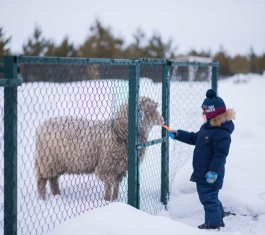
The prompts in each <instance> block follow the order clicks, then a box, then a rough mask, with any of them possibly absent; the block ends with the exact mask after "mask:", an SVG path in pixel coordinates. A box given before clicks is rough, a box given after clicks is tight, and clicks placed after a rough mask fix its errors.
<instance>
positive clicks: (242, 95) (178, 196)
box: [48, 74, 265, 235]
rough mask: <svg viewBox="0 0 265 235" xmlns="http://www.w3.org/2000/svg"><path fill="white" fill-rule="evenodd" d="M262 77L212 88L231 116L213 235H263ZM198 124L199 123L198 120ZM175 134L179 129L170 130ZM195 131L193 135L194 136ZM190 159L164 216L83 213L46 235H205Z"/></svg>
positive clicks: (114, 207) (114, 209)
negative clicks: (219, 218) (221, 212)
mask: <svg viewBox="0 0 265 235" xmlns="http://www.w3.org/2000/svg"><path fill="white" fill-rule="evenodd" d="M264 89H265V74H263V75H255V74H248V75H235V76H233V77H231V78H228V79H226V80H221V81H219V83H218V93H219V96H220V97H222V98H223V99H224V101H225V102H226V105H227V107H229V108H233V109H234V110H235V112H236V119H235V120H234V123H235V131H234V133H233V134H232V144H231V148H230V153H229V156H228V158H227V164H226V176H225V182H224V187H223V189H222V190H221V191H220V194H219V198H220V200H221V201H222V203H223V206H224V208H225V211H230V212H232V213H234V214H236V215H229V216H227V217H226V218H225V219H224V222H225V225H226V226H225V228H221V230H220V231H219V232H218V234H226V235H232V234H233V235H241V234H257V235H264V234H265V181H264V178H265V171H264V165H265V154H264V153H265V139H264V132H265V105H264V103H265V92H264ZM198 118H200V117H198ZM171 128H175V129H177V128H181V126H171ZM194 131H196V130H194ZM191 173H192V167H191V158H190V159H189V160H188V161H187V162H186V164H185V165H184V166H183V167H182V169H181V170H180V171H179V172H178V173H177V175H176V177H175V179H174V182H173V185H172V187H171V194H170V200H169V203H168V207H167V210H162V211H161V212H160V213H158V214H157V215H149V214H147V213H145V212H142V211H140V210H137V209H135V208H133V207H131V206H129V205H127V204H126V203H121V202H114V203H112V204H110V205H108V206H105V207H101V208H98V209H94V210H91V211H89V212H85V213H83V214H82V215H80V216H78V217H76V218H73V219H70V220H67V222H62V223H61V224H58V225H56V227H55V229H54V230H53V231H51V232H49V233H48V234H49V235H60V234H64V235H68V234H69V235H70V234H83V235H86V234H97V235H105V234H115V235H118V234H128V235H130V234H138V235H142V234H143V235H146V234H152V235H155V234H172V235H173V234H181V235H184V234H193V235H200V234H209V233H216V231H215V230H214V231H205V230H199V229H198V228H197V226H198V225H199V224H202V223H203V222H204V219H203V217H204V211H203V207H202V205H201V204H200V202H199V199H198V196H197V192H196V188H195V183H193V182H190V181H189V177H190V174H191Z"/></svg>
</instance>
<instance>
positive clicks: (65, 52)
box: [45, 37, 77, 57]
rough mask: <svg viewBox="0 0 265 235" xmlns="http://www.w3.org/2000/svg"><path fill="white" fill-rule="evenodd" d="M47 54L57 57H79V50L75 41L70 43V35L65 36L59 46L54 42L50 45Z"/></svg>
mask: <svg viewBox="0 0 265 235" xmlns="http://www.w3.org/2000/svg"><path fill="white" fill-rule="evenodd" d="M45 56H55V57H77V50H76V49H75V47H74V44H73V43H70V42H69V40H68V37H65V38H64V39H63V41H62V43H61V44H60V45H59V46H57V47H56V46H55V45H54V43H50V44H49V45H48V50H47V52H46V53H45Z"/></svg>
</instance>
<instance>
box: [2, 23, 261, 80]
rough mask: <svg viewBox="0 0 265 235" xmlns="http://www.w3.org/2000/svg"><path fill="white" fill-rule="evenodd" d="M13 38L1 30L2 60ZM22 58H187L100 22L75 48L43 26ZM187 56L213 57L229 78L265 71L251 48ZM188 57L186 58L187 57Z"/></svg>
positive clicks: (160, 41)
mask: <svg viewBox="0 0 265 235" xmlns="http://www.w3.org/2000/svg"><path fill="white" fill-rule="evenodd" d="M11 40H12V38H11V37H6V36H5V33H4V29H3V27H0V58H2V57H3V56H4V55H10V54H12V50H11V48H10V47H9V44H10V41H11ZM21 54H22V55H27V56H55V57H85V58H114V59H115V58H123V59H131V58H167V59H176V57H177V56H184V55H180V54H178V53H177V48H176V47H173V44H172V40H168V41H166V42H165V41H163V39H162V37H161V35H159V34H158V33H154V34H153V35H152V36H151V37H150V38H147V36H146V34H145V33H144V32H143V31H142V30H141V29H137V30H136V32H135V33H134V34H133V41H132V43H130V44H129V45H126V44H125V41H124V40H123V39H122V38H120V37H117V36H115V35H114V34H113V32H112V29H111V27H107V26H103V25H102V23H101V22H100V21H99V20H96V21H95V22H94V23H93V24H92V25H91V27H90V28H89V35H88V36H87V38H86V39H85V41H84V42H83V43H82V44H81V45H79V46H75V45H74V43H73V42H71V41H70V40H69V38H68V37H65V38H64V39H63V40H62V42H61V43H59V44H57V45H56V44H55V42H54V41H53V40H52V39H46V38H45V37H44V36H43V33H42V30H41V28H40V27H39V26H35V28H34V32H33V34H32V36H30V37H29V38H28V39H27V41H26V42H25V43H24V44H23V46H22V51H21ZM186 55H192V56H201V57H210V58H212V59H213V61H218V62H219V63H220V67H219V76H220V77H227V76H232V75H234V74H237V73H243V74H247V73H258V74H262V73H263V72H264V71H265V53H263V54H262V55H256V54H255V52H254V50H253V49H252V48H250V51H249V53H248V54H247V55H236V56H233V57H231V56H229V55H228V54H227V53H226V52H225V50H224V49H223V48H222V47H221V48H220V49H219V51H218V52H217V53H215V54H214V55H212V54H211V53H210V52H205V51H201V52H198V51H196V50H190V51H189V52H188V53H187V54H186ZM186 55H185V56H186Z"/></svg>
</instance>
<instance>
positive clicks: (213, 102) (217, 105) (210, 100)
mask: <svg viewBox="0 0 265 235" xmlns="http://www.w3.org/2000/svg"><path fill="white" fill-rule="evenodd" d="M202 109H203V112H204V114H205V115H206V118H208V119H209V118H214V117H216V116H218V115H219V114H222V113H224V112H225V111H226V106H225V102H224V101H223V100H222V98H221V97H219V96H217V94H216V91H215V90H214V89H209V90H208V91H207V92H206V99H205V100H204V101H203V103H202Z"/></svg>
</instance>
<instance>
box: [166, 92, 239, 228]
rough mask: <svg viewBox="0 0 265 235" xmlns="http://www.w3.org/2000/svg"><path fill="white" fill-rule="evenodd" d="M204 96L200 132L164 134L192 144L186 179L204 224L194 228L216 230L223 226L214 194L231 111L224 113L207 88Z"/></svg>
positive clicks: (221, 173)
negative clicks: (195, 193) (193, 188)
mask: <svg viewBox="0 0 265 235" xmlns="http://www.w3.org/2000/svg"><path fill="white" fill-rule="evenodd" d="M206 97H207V98H206V99H205V100H204V101H203V103H202V109H203V112H202V116H203V119H204V124H203V125H202V126H201V128H200V130H199V131H198V132H197V133H194V132H187V131H183V130H177V131H174V130H172V131H169V132H168V135H169V137H171V138H172V139H176V140H179V141H181V142H183V143H186V144H191V145H195V149H194V152H193V170H194V171H193V173H192V175H191V178H190V180H191V181H193V182H196V187H197V191H198V195H199V199H200V202H201V203H202V205H203V206H204V211H205V223H204V224H202V225H200V226H198V228H199V229H219V228H220V227H224V226H225V224H224V222H223V218H224V217H225V213H224V209H223V206H222V203H221V202H220V201H219V199H218V192H219V190H220V189H221V188H222V185H223V180H224V175H225V162H226V157H227V155H228V152H229V147H230V143H231V137H230V135H231V134H232V132H233V130H234V123H233V122H232V119H234V117H235V113H234V111H233V110H231V109H227V110H226V106H225V103H224V101H223V100H222V99H221V98H220V97H218V96H217V95H216V91H215V90H214V89H209V90H208V91H207V92H206Z"/></svg>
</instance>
